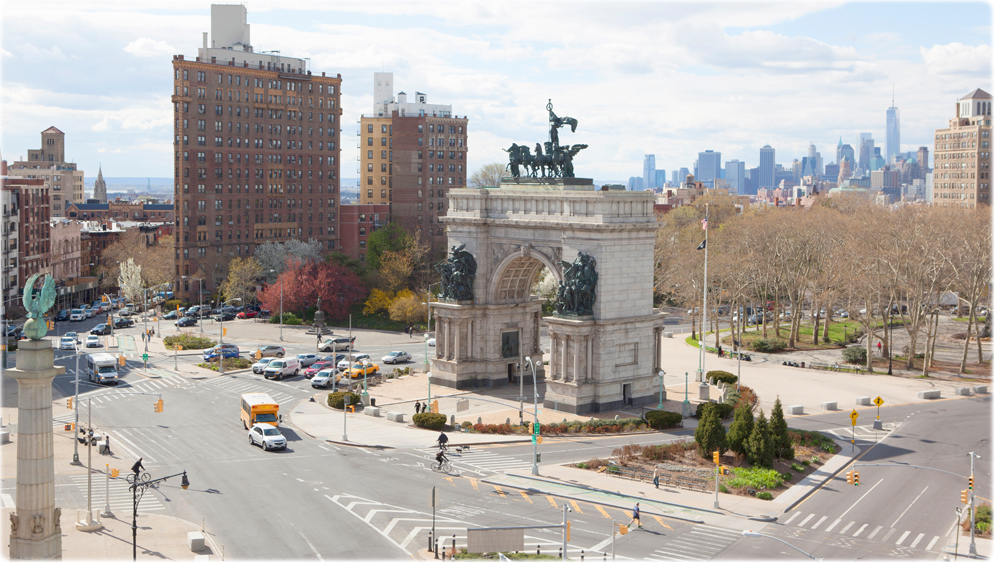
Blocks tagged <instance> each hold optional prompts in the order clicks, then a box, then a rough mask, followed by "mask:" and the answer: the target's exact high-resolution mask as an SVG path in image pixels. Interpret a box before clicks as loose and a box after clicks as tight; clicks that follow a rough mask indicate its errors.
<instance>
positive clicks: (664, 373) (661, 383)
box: [659, 369, 666, 410]
mask: <svg viewBox="0 0 994 562" xmlns="http://www.w3.org/2000/svg"><path fill="white" fill-rule="evenodd" d="M664 376H666V371H664V370H662V369H660V370H659V409H660V410H662V409H663V377H664Z"/></svg>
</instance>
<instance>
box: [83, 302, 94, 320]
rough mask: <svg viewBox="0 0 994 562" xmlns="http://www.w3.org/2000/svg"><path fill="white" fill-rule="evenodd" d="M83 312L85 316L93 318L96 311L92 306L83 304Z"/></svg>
mask: <svg viewBox="0 0 994 562" xmlns="http://www.w3.org/2000/svg"><path fill="white" fill-rule="evenodd" d="M83 312H84V313H86V317H87V318H93V317H94V316H95V315H96V314H97V311H96V310H94V309H93V307H92V306H90V305H88V304H84V305H83Z"/></svg>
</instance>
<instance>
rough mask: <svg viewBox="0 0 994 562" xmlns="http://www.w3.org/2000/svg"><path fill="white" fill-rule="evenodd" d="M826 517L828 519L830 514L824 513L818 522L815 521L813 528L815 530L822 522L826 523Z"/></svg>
mask: <svg viewBox="0 0 994 562" xmlns="http://www.w3.org/2000/svg"><path fill="white" fill-rule="evenodd" d="M826 519H828V516H827V515H822V516H821V519H819V520H818V522H817V523H815V524H814V525H812V526H811V530H812V531H814V530H815V529H817V528H818V525H821V524H822V523H824V522H825V520H826Z"/></svg>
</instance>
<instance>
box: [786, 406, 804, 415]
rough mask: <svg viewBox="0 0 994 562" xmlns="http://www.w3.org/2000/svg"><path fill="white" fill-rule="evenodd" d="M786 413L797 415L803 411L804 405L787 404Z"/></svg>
mask: <svg viewBox="0 0 994 562" xmlns="http://www.w3.org/2000/svg"><path fill="white" fill-rule="evenodd" d="M787 413H788V414H790V415H792V416H799V415H801V414H803V413H804V406H800V405H795V406H787Z"/></svg>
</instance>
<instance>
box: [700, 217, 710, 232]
mask: <svg viewBox="0 0 994 562" xmlns="http://www.w3.org/2000/svg"><path fill="white" fill-rule="evenodd" d="M707 229H708V218H707V217H704V220H702V221H701V230H707Z"/></svg>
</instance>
